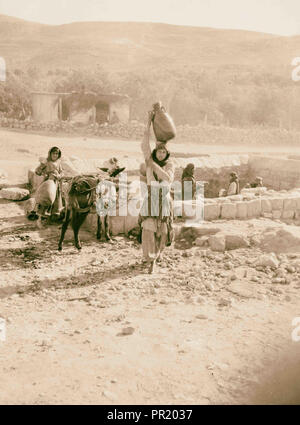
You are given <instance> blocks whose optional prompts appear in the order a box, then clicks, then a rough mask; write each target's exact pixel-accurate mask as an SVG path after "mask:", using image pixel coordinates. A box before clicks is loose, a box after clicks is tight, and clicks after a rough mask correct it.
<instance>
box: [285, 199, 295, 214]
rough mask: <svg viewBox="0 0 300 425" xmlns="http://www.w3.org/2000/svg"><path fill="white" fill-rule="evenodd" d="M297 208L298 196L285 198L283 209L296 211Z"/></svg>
mask: <svg viewBox="0 0 300 425" xmlns="http://www.w3.org/2000/svg"><path fill="white" fill-rule="evenodd" d="M296 209H297V200H296V198H285V199H284V200H283V210H285V211H295V210H296Z"/></svg>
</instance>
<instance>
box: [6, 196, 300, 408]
mask: <svg viewBox="0 0 300 425" xmlns="http://www.w3.org/2000/svg"><path fill="white" fill-rule="evenodd" d="M1 202H2V203H1V217H0V224H1V228H0V231H1V233H2V237H1V240H0V264H1V272H0V297H1V299H0V316H1V317H2V318H4V319H5V320H6V336H7V338H6V341H5V342H0V344H1V350H0V368H1V370H2V372H1V382H0V394H1V403H9V404H14V403H22V404H23V403H24V404H28V403H34V404H44V403H46V404H48V403H100V404H111V403H112V404H113V403H115V404H123V403H132V404H135V403H141V404H150V403H173V404H180V403H183V404H187V403H192V404H202V403H203V404H207V403H208V404H215V403H225V404H227V403H251V402H264V401H267V402H268V401H270V402H272V401H273V400H272V391H273V390H274V387H272V386H271V387H270V386H267V390H264V391H263V392H262V394H260V396H259V399H257V394H258V393H259V391H260V389H261V388H262V386H265V385H266V383H268V379H269V378H268V376H269V375H270V365H276V364H277V363H278V362H280V361H281V358H282V356H285V355H286V353H287V352H289V351H290V350H293V351H295V350H296V352H297V354H298V355H299V352H300V342H298V343H297V342H293V341H292V338H291V334H292V331H293V327H292V320H293V318H294V317H297V316H300V310H299V305H300V303H299V301H300V256H299V254H298V253H284V254H279V253H277V254H270V253H269V252H265V251H269V249H266V248H264V251H262V249H261V246H262V245H261V244H262V240H259V239H257V237H258V236H259V235H262V234H264V231H265V230H266V229H267V234H269V238H270V228H271V229H272V231H273V234H274V235H276V231H277V226H279V227H280V228H281V224H279V223H275V224H274V222H271V221H269V220H266V219H261V220H251V221H250V222H231V223H230V222H224V223H220V222H219V223H211V224H210V225H209V226H202V228H201V229H202V230H197V229H196V230H195V229H194V230H191V229H185V231H183V232H181V233H180V234H179V235H178V238H177V242H176V244H175V245H174V246H173V247H172V248H169V249H167V250H166V251H165V255H164V257H163V260H162V262H161V264H160V265H159V267H158V270H157V273H156V274H154V275H152V276H149V275H147V274H146V271H145V269H144V266H143V264H142V263H141V250H140V246H139V245H138V244H137V243H136V242H135V241H134V240H133V239H132V240H131V239H127V238H123V237H116V238H115V241H114V242H113V243H111V244H108V243H100V242H98V241H97V240H96V239H95V237H94V235H92V234H88V233H85V232H83V231H82V232H81V236H82V241H83V249H82V252H78V251H77V250H76V249H75V248H74V246H73V244H72V234H71V231H69V233H67V235H66V243H65V247H64V250H63V251H62V252H61V253H60V252H58V251H57V240H58V234H59V227H58V226H57V225H51V226H48V227H46V228H44V229H42V230H38V229H37V228H36V227H35V224H34V223H32V222H29V221H26V219H25V218H24V215H23V210H22V203H18V202H11V201H1ZM287 227H289V226H287ZM203 228H208V229H213V228H217V230H218V231H219V232H218V233H217V234H222V233H224V234H228V232H229V229H231V231H232V232H233V231H235V232H238V233H239V234H241V232H242V234H243V239H244V240H245V239H246V240H247V241H250V242H249V243H250V245H249V247H247V248H237V249H234V250H228V251H225V252H217V251H212V250H211V249H210V248H208V247H207V246H205V245H206V244H207V242H206V241H207V239H206V238H207V236H203ZM199 232H200V233H199ZM220 232H221V233H220ZM204 233H207V231H204ZM255 238H256V239H255ZM200 239H202V242H203V244H204V246H198V245H199V244H200V242H199V240H200ZM263 240H264V241H265V239H263ZM255 241H256V242H255ZM264 246H265V245H264ZM262 258H264V261H265V262H264V261H262V260H261V259H262ZM257 264H260V265H257ZM272 370H273V369H272ZM274 370H277V369H276V367H275V366H274ZM270 396H271V399H270V400H269V399H268V397H270ZM278 397H279V402H285V397H286V394H285V392H280V393H279V395H278ZM276 401H278V399H276ZM288 401H289V400H288Z"/></svg>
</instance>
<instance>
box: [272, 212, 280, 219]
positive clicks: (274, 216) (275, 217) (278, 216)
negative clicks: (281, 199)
mask: <svg viewBox="0 0 300 425" xmlns="http://www.w3.org/2000/svg"><path fill="white" fill-rule="evenodd" d="M281 214H282V210H274V211H272V218H273V220H278V219H279V218H281Z"/></svg>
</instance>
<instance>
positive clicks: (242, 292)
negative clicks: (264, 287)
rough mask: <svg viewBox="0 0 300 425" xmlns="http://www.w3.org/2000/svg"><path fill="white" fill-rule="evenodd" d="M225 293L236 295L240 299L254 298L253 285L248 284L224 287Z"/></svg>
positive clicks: (239, 283) (242, 283)
mask: <svg viewBox="0 0 300 425" xmlns="http://www.w3.org/2000/svg"><path fill="white" fill-rule="evenodd" d="M226 289H227V291H229V292H232V293H233V294H235V295H238V296H239V297H241V298H255V296H254V292H253V285H251V283H249V282H243V281H240V282H233V283H231V284H230V285H228V286H227V287H226Z"/></svg>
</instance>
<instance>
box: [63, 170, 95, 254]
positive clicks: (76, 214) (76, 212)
mask: <svg viewBox="0 0 300 425" xmlns="http://www.w3.org/2000/svg"><path fill="white" fill-rule="evenodd" d="M99 181H100V178H99V177H97V176H92V175H88V176H77V177H74V178H73V179H72V181H71V185H70V190H69V193H68V197H67V199H66V215H65V219H64V222H63V225H62V229H61V235H60V240H59V243H58V250H59V251H61V250H62V244H63V240H64V237H65V233H66V231H67V228H68V225H69V223H70V222H71V226H72V229H73V232H74V242H75V246H76V248H77V249H78V250H80V249H81V243H80V239H79V229H80V227H81V226H82V224H83V222H84V221H85V219H86V217H87V216H88V214H89V213H90V211H91V208H92V207H93V206H94V205H95V203H96V200H97V193H96V189H97V186H98V184H99ZM99 234H100V228H99V220H98V228H97V237H98V235H99Z"/></svg>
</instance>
